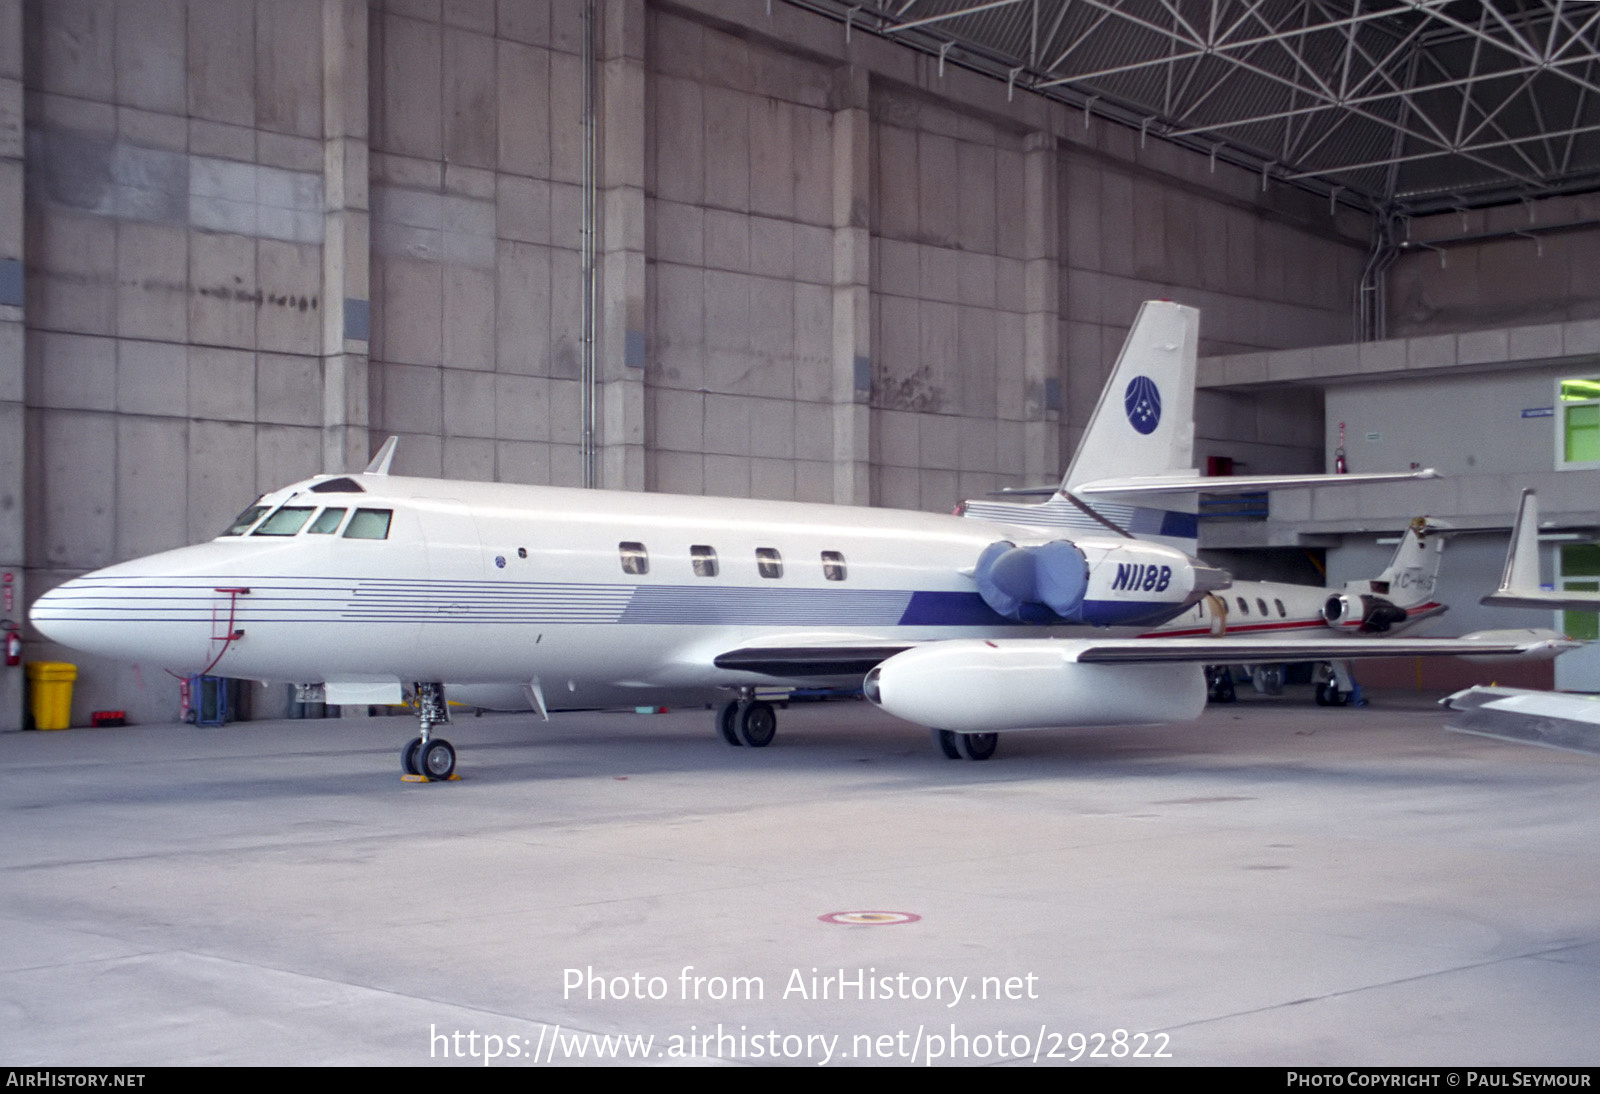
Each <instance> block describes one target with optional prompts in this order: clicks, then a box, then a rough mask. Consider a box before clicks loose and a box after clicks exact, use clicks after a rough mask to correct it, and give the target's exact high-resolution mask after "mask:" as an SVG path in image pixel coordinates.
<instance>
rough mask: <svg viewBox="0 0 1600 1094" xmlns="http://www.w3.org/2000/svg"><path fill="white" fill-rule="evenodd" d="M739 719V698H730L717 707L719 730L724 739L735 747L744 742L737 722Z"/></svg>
mask: <svg viewBox="0 0 1600 1094" xmlns="http://www.w3.org/2000/svg"><path fill="white" fill-rule="evenodd" d="M738 720H739V700H737V699H729V700H728V701H727V702H726V703H723V704H722V705H721V706H720V707H718V708H717V732H718V733H720V734H722V739H723V740H724V741H727V742H728V743H729V744H730V745H732V746H733V747H734V748H738V747H739V746H740V745H742V744H744V742H743V741H741V740H739V730H738V728H737V724H736V723H737V722H738Z"/></svg>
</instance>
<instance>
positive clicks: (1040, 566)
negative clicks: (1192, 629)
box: [973, 539, 1230, 627]
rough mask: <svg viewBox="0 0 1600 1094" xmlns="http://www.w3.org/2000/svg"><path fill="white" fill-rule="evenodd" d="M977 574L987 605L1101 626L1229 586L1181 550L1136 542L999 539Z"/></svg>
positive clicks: (1169, 611)
mask: <svg viewBox="0 0 1600 1094" xmlns="http://www.w3.org/2000/svg"><path fill="white" fill-rule="evenodd" d="M973 578H974V580H975V581H976V582H977V585H978V593H979V595H980V596H982V597H983V600H984V603H986V604H988V605H989V607H990V608H992V609H994V611H995V612H996V613H998V614H999V615H1002V616H1004V617H1005V618H1007V619H1014V620H1016V621H1018V622H1020V623H1041V624H1058V623H1087V624H1089V625H1091V626H1096V627H1122V626H1149V625H1153V624H1156V623H1161V622H1164V621H1166V620H1168V619H1171V618H1173V617H1174V616H1176V615H1178V614H1180V613H1181V612H1183V611H1185V610H1187V609H1188V608H1189V607H1191V606H1192V605H1194V604H1195V603H1196V602H1197V601H1198V600H1199V599H1200V598H1201V597H1202V596H1204V595H1205V594H1206V593H1208V592H1211V591H1213V590H1215V589H1225V588H1227V587H1228V585H1229V584H1230V578H1229V577H1228V575H1227V574H1226V573H1225V572H1223V571H1221V570H1217V569H1213V568H1212V567H1210V566H1207V565H1205V564H1204V563H1202V562H1199V561H1198V560H1196V559H1193V558H1191V557H1189V556H1188V555H1186V554H1184V553H1183V552H1182V551H1178V550H1174V549H1173V548H1171V547H1163V546H1161V545H1160V544H1156V543H1145V542H1142V541H1138V540H1128V541H1127V542H1126V543H1123V542H1120V541H1118V542H1111V543H1082V544H1079V543H1073V542H1071V541H1069V540H1064V539H1058V540H1051V541H1050V542H1048V543H1037V544H1026V545H1019V544H1016V543H1013V542H1011V541H1010V540H999V541H997V542H995V543H991V544H989V546H988V547H986V548H984V550H983V553H982V554H981V555H979V556H978V564H977V566H976V568H975V569H974V571H973Z"/></svg>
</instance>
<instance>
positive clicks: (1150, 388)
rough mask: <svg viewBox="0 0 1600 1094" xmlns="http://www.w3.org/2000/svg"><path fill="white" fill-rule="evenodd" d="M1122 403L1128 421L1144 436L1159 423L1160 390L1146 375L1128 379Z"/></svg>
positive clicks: (1152, 431) (1151, 431)
mask: <svg viewBox="0 0 1600 1094" xmlns="http://www.w3.org/2000/svg"><path fill="white" fill-rule="evenodd" d="M1122 405H1123V407H1124V408H1125V409H1126V410H1127V412H1128V423H1129V424H1130V425H1132V426H1133V428H1135V429H1137V430H1138V431H1139V432H1140V433H1143V434H1145V435H1146V436H1148V435H1149V434H1151V433H1154V432H1155V430H1156V426H1158V425H1160V424H1161V391H1160V389H1159V388H1157V387H1156V382H1155V381H1154V380H1152V379H1150V377H1148V376H1135V377H1134V378H1133V379H1131V380H1129V381H1128V390H1127V391H1125V392H1123V394H1122Z"/></svg>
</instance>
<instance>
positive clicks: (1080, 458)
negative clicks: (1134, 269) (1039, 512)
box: [1061, 300, 1200, 493]
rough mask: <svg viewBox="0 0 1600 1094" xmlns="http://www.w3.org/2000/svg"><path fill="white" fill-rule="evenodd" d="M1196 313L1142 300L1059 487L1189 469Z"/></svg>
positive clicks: (1190, 472) (1197, 333)
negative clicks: (1137, 313)
mask: <svg viewBox="0 0 1600 1094" xmlns="http://www.w3.org/2000/svg"><path fill="white" fill-rule="evenodd" d="M1199 345H1200V313H1199V312H1197V311H1196V310H1195V309H1193V308H1186V307H1184V306H1183V305H1181V304H1174V303H1171V302H1170V301H1166V300H1147V301H1145V303H1144V304H1142V305H1140V307H1139V315H1138V317H1137V318H1136V319H1134V321H1133V327H1132V328H1131V329H1130V330H1129V331H1128V339H1127V341H1125V342H1124V343H1123V344H1122V352H1121V353H1119V354H1118V355H1117V363H1116V366H1115V367H1114V368H1113V369H1112V370H1111V376H1110V378H1109V379H1107V380H1106V386H1105V387H1104V388H1103V389H1102V390H1101V392H1100V402H1099V403H1098V404H1097V405H1096V406H1095V408H1094V414H1093V415H1091V416H1090V418H1089V426H1088V428H1087V429H1085V430H1084V433H1083V440H1082V442H1081V443H1080V444H1079V445H1078V452H1077V455H1076V456H1074V457H1073V460H1072V466H1071V467H1069V468H1067V473H1066V476H1065V477H1064V478H1063V479H1062V480H1061V492H1062V493H1073V492H1074V491H1075V488H1076V487H1078V486H1081V485H1083V484H1084V483H1088V482H1094V481H1097V480H1101V479H1122V478H1128V477H1142V476H1147V475H1174V474H1187V475H1193V474H1194V376H1195V359H1196V357H1197V355H1198V353H1199Z"/></svg>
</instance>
